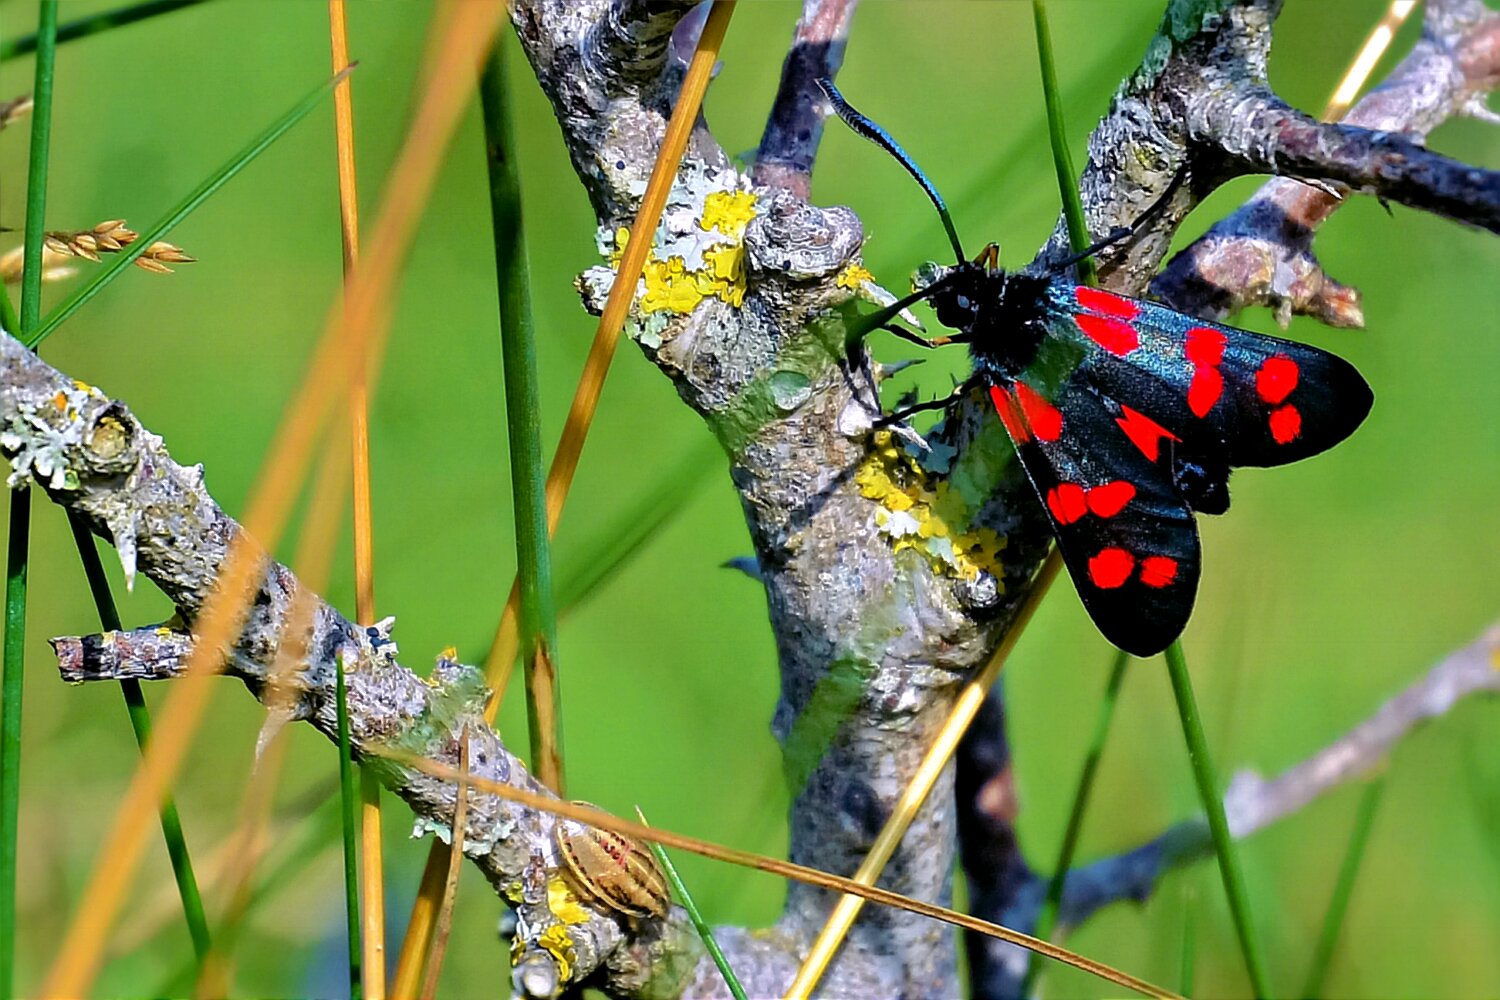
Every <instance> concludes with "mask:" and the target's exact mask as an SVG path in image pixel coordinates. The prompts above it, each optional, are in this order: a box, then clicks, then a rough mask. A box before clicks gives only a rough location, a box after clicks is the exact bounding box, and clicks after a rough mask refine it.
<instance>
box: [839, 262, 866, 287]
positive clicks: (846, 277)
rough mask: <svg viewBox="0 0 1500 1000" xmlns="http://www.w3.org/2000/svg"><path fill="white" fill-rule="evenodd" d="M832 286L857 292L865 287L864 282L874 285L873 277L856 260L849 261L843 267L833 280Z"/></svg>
mask: <svg viewBox="0 0 1500 1000" xmlns="http://www.w3.org/2000/svg"><path fill="white" fill-rule="evenodd" d="M833 282H834V284H836V285H838V286H839V287H840V288H847V289H849V291H851V292H857V291H859V290H860V289H861V288H863V287H864V286H865V283H866V282H869V283H871V284H874V282H875V275H873V274H871V273H870V271H869V269H867V268H866V267H865V266H864V265H863V264H861V263H860V262H859V261H857V260H851V261H850V262H849V263H847V264H845V265H844V269H843V270H842V271H840V272H839V273H838V275H837V276H836V277H834V279H833Z"/></svg>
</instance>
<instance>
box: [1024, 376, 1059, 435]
mask: <svg viewBox="0 0 1500 1000" xmlns="http://www.w3.org/2000/svg"><path fill="white" fill-rule="evenodd" d="M1016 399H1018V400H1019V401H1020V403H1021V412H1022V413H1023V414H1025V415H1026V423H1027V424H1028V425H1030V427H1031V433H1033V434H1035V435H1036V436H1037V438H1038V439H1039V440H1042V441H1056V440H1057V439H1058V438H1060V437H1062V428H1063V415H1062V411H1061V410H1059V409H1058V408H1057V407H1055V406H1053V405H1052V404H1051V403H1049V402H1047V399H1046V397H1045V396H1043V395H1042V394H1041V393H1039V392H1037V391H1036V390H1035V389H1033V388H1032V387H1031V386H1029V385H1027V384H1026V383H1025V382H1017V383H1016Z"/></svg>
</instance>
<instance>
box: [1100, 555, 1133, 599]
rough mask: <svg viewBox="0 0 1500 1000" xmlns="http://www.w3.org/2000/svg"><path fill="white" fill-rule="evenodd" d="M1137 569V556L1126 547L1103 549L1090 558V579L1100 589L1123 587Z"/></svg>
mask: <svg viewBox="0 0 1500 1000" xmlns="http://www.w3.org/2000/svg"><path fill="white" fill-rule="evenodd" d="M1133 569H1135V556H1133V555H1131V554H1130V553H1129V552H1126V551H1125V550H1124V549H1119V548H1108V549H1101V550H1100V551H1099V554H1098V555H1096V556H1094V557H1093V558H1091V559H1090V560H1089V580H1090V581H1092V583H1093V584H1094V586H1096V587H1098V588H1099V589H1100V590H1114V589H1115V588H1116V587H1123V586H1124V585H1125V581H1126V580H1128V579H1130V572H1131V570H1133Z"/></svg>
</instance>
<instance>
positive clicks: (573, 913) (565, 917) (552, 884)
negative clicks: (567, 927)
mask: <svg viewBox="0 0 1500 1000" xmlns="http://www.w3.org/2000/svg"><path fill="white" fill-rule="evenodd" d="M547 909H549V910H551V911H552V915H553V916H554V917H556V918H557V919H558V920H561V921H562V922H563V923H565V924H581V923H583V922H584V921H585V920H587V919H588V918H589V911H588V910H586V909H584V908H583V905H582V904H581V903H579V902H578V896H577V895H576V894H575V893H574V892H573V888H572V886H570V885H568V883H567V882H566V881H564V880H563V879H561V878H559V877H557V876H556V875H554V876H553V877H552V878H549V879H548V880H547Z"/></svg>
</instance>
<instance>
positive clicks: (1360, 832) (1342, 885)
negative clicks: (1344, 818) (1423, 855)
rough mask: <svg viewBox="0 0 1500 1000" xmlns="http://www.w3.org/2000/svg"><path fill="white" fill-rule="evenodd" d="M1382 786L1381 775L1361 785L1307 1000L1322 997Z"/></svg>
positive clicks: (1309, 977) (1310, 972) (1310, 971)
mask: <svg viewBox="0 0 1500 1000" xmlns="http://www.w3.org/2000/svg"><path fill="white" fill-rule="evenodd" d="M1385 783H1386V779H1385V775H1384V774H1382V775H1380V776H1379V777H1377V778H1374V779H1372V780H1371V781H1370V782H1369V783H1368V784H1366V785H1365V790H1364V794H1362V795H1361V796H1360V797H1359V808H1358V810H1357V811H1356V812H1355V814H1354V829H1353V830H1352V831H1351V832H1350V834H1349V847H1348V849H1347V850H1345V851H1344V860H1343V863H1342V864H1341V865H1340V866H1339V876H1338V879H1337V880H1336V881H1335V882H1334V886H1333V895H1332V897H1330V898H1329V900H1328V912H1327V913H1325V914H1324V915H1323V930H1322V931H1321V932H1320V933H1319V934H1318V946H1317V948H1316V949H1315V950H1314V951H1313V958H1312V966H1311V967H1310V968H1309V969H1308V970H1307V983H1306V985H1304V986H1303V987H1302V996H1303V997H1305V998H1307V1000H1313V998H1315V997H1318V996H1321V995H1322V993H1323V983H1324V981H1325V980H1326V979H1327V978H1328V967H1329V965H1330V964H1331V963H1332V961H1333V952H1334V949H1335V948H1336V947H1337V946H1338V943H1339V931H1340V930H1341V929H1342V928H1343V926H1344V917H1345V916H1346V915H1347V914H1348V912H1349V898H1350V896H1352V895H1353V893H1354V882H1355V880H1356V879H1357V878H1358V877H1359V865H1360V862H1361V861H1363V860H1364V856H1365V846H1366V845H1367V844H1368V843H1369V842H1370V829H1371V827H1373V826H1374V825H1375V812H1376V810H1377V809H1379V808H1380V797H1381V795H1382V794H1383V793H1384V792H1385Z"/></svg>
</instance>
